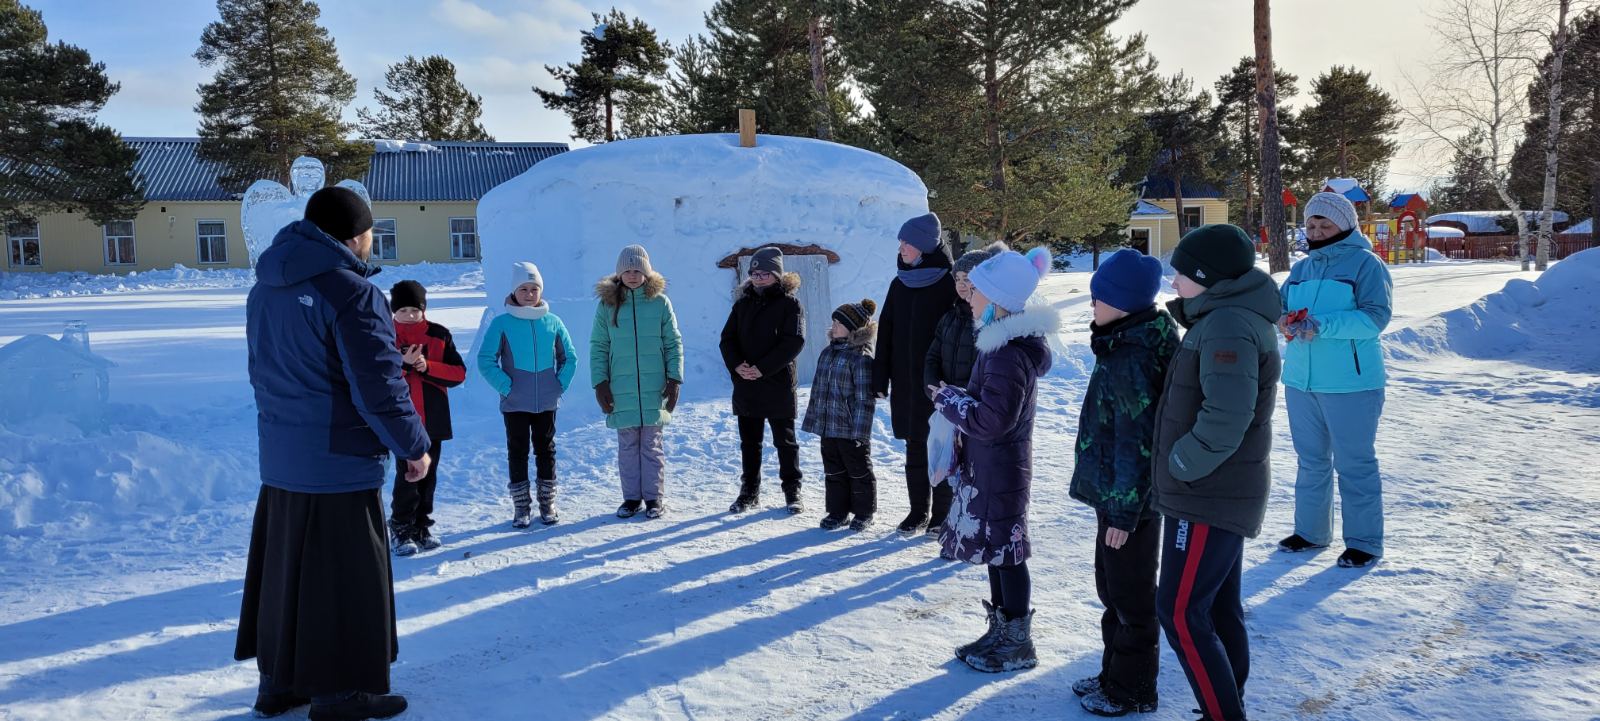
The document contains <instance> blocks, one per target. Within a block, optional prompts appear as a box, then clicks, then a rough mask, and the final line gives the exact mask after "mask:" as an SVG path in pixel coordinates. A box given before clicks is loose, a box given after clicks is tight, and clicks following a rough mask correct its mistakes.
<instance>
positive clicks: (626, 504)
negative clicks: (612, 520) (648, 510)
mask: <svg viewBox="0 0 1600 721" xmlns="http://www.w3.org/2000/svg"><path fill="white" fill-rule="evenodd" d="M642 505H644V501H633V500H628V501H623V502H622V505H620V506H617V518H633V514H635V513H638V512H639V507H640V506H642Z"/></svg>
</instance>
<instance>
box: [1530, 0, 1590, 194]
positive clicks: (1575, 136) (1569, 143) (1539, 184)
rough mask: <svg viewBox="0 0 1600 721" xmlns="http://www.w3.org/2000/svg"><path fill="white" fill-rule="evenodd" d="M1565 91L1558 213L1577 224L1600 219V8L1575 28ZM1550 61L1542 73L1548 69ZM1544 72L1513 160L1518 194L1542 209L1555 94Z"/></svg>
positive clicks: (1534, 88)
mask: <svg viewBox="0 0 1600 721" xmlns="http://www.w3.org/2000/svg"><path fill="white" fill-rule="evenodd" d="M1571 32H1572V38H1571V40H1570V43H1571V47H1570V48H1569V49H1568V50H1567V56H1566V71H1565V73H1564V75H1565V77H1564V78H1563V80H1562V83H1561V92H1562V95H1563V96H1564V98H1565V102H1564V107H1563V110H1562V116H1563V117H1562V121H1561V138H1560V145H1559V147H1560V153H1561V166H1560V168H1559V175H1558V176H1557V177H1556V208H1558V209H1561V210H1565V211H1567V212H1568V213H1570V214H1571V215H1572V217H1573V219H1574V220H1577V219H1579V218H1583V217H1588V218H1594V217H1600V142H1596V138H1600V8H1597V9H1592V10H1589V11H1587V12H1585V13H1583V14H1580V15H1579V16H1578V17H1577V18H1575V19H1574V20H1573V23H1572V31H1571ZM1550 62H1551V58H1549V57H1546V58H1545V59H1544V61H1543V63H1541V68H1545V67H1548V66H1549V64H1550ZM1546 75H1547V73H1546V72H1540V74H1539V78H1538V79H1536V80H1535V81H1534V82H1533V83H1532V84H1530V85H1529V87H1528V106H1529V109H1530V111H1531V116H1530V118H1529V120H1528V122H1527V123H1526V125H1525V126H1524V134H1523V140H1522V142H1521V143H1519V144H1518V145H1517V149H1516V153H1515V155H1514V156H1513V157H1512V160H1511V182H1510V190H1511V193H1512V195H1514V196H1516V197H1517V198H1518V199H1519V200H1521V201H1522V203H1523V204H1524V205H1537V204H1538V203H1539V199H1540V194H1541V192H1542V189H1543V184H1544V170H1545V167H1544V161H1545V158H1544V147H1543V139H1544V137H1545V133H1546V130H1547V128H1548V127H1549V104H1550V101H1549V91H1548V90H1547V88H1546V84H1545V82H1544V81H1543V78H1544V77H1545V76H1546Z"/></svg>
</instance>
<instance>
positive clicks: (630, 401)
mask: <svg viewBox="0 0 1600 721" xmlns="http://www.w3.org/2000/svg"><path fill="white" fill-rule="evenodd" d="M666 290H667V279H666V278H663V277H661V275H660V274H659V273H656V272H655V271H654V270H653V269H651V267H650V254H649V253H646V252H645V249H644V248H643V247H642V246H638V245H630V246H628V247H626V248H623V249H622V254H621V255H620V256H618V257H617V272H616V273H614V274H612V275H608V276H606V277H604V278H601V279H600V282H599V283H598V284H596V285H595V296H596V297H598V298H599V299H600V304H599V305H598V306H597V307H596V308H595V312H594V331H593V332H592V333H591V334H590V336H589V376H590V379H591V381H592V382H593V383H594V397H595V400H596V401H599V403H600V410H602V411H605V413H606V426H607V427H608V428H614V429H616V431H617V471H618V473H619V474H620V475H621V477H622V505H621V506H619V507H618V508H617V517H618V518H629V517H632V516H633V515H634V514H636V513H638V512H639V508H640V506H641V505H643V507H644V510H645V516H646V517H647V518H660V517H661V516H662V515H663V514H664V513H666V509H667V507H666V504H665V503H664V502H663V501H662V498H661V493H662V486H663V484H664V482H665V477H664V475H663V472H664V468H665V465H666V463H665V462H666V452H665V451H664V450H663V448H662V446H661V427H662V426H664V425H666V424H667V422H668V421H670V420H671V419H672V411H673V409H674V408H677V406H678V388H679V387H680V386H681V385H682V384H683V344H682V340H683V339H682V336H681V335H680V334H679V333H678V319H677V316H676V315H674V314H673V312H672V301H670V300H668V299H667V295H666Z"/></svg>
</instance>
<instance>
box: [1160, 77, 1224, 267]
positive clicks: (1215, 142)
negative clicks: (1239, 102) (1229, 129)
mask: <svg viewBox="0 0 1600 721" xmlns="http://www.w3.org/2000/svg"><path fill="white" fill-rule="evenodd" d="M1155 105H1156V107H1155V109H1154V110H1153V111H1151V112H1150V113H1149V115H1148V116H1147V117H1146V123H1147V124H1148V126H1149V128H1150V133H1151V134H1152V135H1154V136H1155V139H1156V148H1157V156H1156V162H1155V169H1154V171H1153V173H1152V176H1153V177H1155V178H1157V179H1160V180H1165V181H1168V182H1170V183H1171V184H1172V195H1173V202H1174V205H1173V207H1175V208H1178V209H1179V210H1178V234H1179V235H1180V236H1181V235H1183V234H1184V233H1188V232H1189V230H1190V228H1189V227H1188V224H1187V223H1186V222H1185V221H1184V217H1183V211H1182V208H1183V186H1184V183H1196V184H1198V183H1213V182H1218V181H1219V180H1220V179H1221V178H1220V175H1221V173H1220V172H1219V168H1218V167H1217V164H1216V162H1215V159H1216V156H1217V153H1218V152H1219V150H1220V148H1221V145H1222V133H1221V127H1220V124H1219V123H1218V121H1217V115H1216V113H1215V112H1213V110H1212V108H1211V94H1210V93H1208V92H1206V91H1204V90H1200V91H1196V90H1195V89H1194V81H1192V80H1190V79H1189V78H1187V77H1184V75H1183V73H1178V74H1177V75H1174V76H1172V77H1171V78H1168V79H1167V80H1166V81H1164V82H1163V83H1162V84H1161V87H1160V89H1159V90H1158V91H1157V93H1156V101H1155Z"/></svg>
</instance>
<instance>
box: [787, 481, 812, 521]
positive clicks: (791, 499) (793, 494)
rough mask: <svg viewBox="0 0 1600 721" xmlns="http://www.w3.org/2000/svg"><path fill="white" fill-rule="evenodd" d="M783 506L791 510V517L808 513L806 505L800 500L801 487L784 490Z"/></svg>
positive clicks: (796, 486)
mask: <svg viewBox="0 0 1600 721" xmlns="http://www.w3.org/2000/svg"><path fill="white" fill-rule="evenodd" d="M783 505H784V507H785V508H787V509H788V510H789V515H791V516H797V515H799V514H802V513H805V512H806V504H805V502H804V501H801V500H800V486H799V484H796V485H795V486H794V487H792V488H784V489H783Z"/></svg>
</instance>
